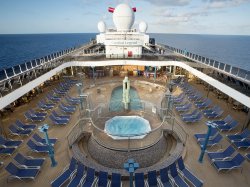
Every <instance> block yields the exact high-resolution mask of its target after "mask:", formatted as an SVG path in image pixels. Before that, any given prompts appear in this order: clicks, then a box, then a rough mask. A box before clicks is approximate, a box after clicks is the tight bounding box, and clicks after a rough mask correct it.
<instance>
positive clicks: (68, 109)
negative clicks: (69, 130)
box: [59, 105, 76, 114]
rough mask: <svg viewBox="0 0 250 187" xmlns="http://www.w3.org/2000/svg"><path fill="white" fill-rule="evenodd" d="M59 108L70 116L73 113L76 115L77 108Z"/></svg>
mask: <svg viewBox="0 0 250 187" xmlns="http://www.w3.org/2000/svg"><path fill="white" fill-rule="evenodd" d="M59 108H60V109H61V111H62V112H64V113H69V114H72V113H74V112H75V111H76V109H75V108H74V109H73V108H67V107H65V106H63V105H59Z"/></svg>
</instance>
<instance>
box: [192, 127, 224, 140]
mask: <svg viewBox="0 0 250 187" xmlns="http://www.w3.org/2000/svg"><path fill="white" fill-rule="evenodd" d="M218 133H219V132H218V131H217V129H216V128H212V129H211V134H210V137H209V139H213V138H214V137H215V136H216V135H217V134H218ZM206 136H207V133H202V134H195V135H194V137H195V138H196V140H197V141H199V140H204V139H205V138H206Z"/></svg>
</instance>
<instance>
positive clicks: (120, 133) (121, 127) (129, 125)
mask: <svg viewBox="0 0 250 187" xmlns="http://www.w3.org/2000/svg"><path fill="white" fill-rule="evenodd" d="M104 131H105V132H106V133H107V134H108V135H109V136H110V137H112V138H113V139H115V140H119V139H128V138H130V139H142V138H144V137H145V136H146V135H147V133H149V132H150V131H151V127H150V124H149V121H148V120H146V119H144V118H141V117H139V116H115V117H113V118H111V119H110V120H108V121H106V123H105V129H104Z"/></svg>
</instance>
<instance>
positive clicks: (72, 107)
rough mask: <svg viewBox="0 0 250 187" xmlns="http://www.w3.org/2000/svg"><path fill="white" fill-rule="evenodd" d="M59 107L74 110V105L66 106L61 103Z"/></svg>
mask: <svg viewBox="0 0 250 187" xmlns="http://www.w3.org/2000/svg"><path fill="white" fill-rule="evenodd" d="M61 106H63V107H65V108H68V109H76V106H74V105H67V104H64V103H63V102H62V103H61Z"/></svg>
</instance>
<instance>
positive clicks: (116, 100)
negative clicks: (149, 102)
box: [109, 86, 142, 111]
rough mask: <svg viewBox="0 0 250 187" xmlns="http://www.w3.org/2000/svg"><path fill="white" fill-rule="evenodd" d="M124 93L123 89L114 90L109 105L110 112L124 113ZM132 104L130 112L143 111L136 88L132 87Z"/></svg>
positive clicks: (119, 87) (130, 104)
mask: <svg viewBox="0 0 250 187" xmlns="http://www.w3.org/2000/svg"><path fill="white" fill-rule="evenodd" d="M122 92H123V87H122V86H118V87H116V88H114V89H113V91H112V94H111V99H110V104H109V110H110V111H123V110H124V104H123V102H122ZM129 94H130V103H129V110H141V109H142V104H141V100H140V97H139V95H138V93H137V91H136V89H135V88H133V87H130V92H129Z"/></svg>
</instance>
